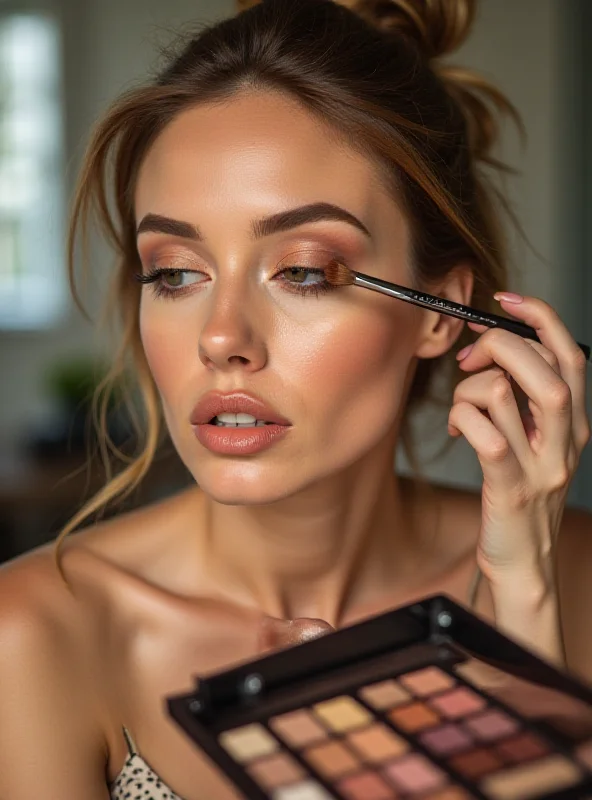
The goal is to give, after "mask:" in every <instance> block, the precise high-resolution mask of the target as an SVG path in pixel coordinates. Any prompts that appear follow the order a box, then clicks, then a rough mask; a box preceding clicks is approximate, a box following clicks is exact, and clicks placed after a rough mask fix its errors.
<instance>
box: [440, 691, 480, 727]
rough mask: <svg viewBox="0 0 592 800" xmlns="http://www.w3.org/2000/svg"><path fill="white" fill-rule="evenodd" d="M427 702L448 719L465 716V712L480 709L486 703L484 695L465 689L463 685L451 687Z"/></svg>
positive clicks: (470, 712)
mask: <svg viewBox="0 0 592 800" xmlns="http://www.w3.org/2000/svg"><path fill="white" fill-rule="evenodd" d="M429 703H430V705H431V706H433V707H434V708H435V709H437V710H438V711H439V712H440V714H442V716H443V717H447V718H448V719H459V718H460V717H465V716H467V714H473V713H474V712H475V711H481V709H482V708H485V705H486V701H485V698H484V697H481V695H478V694H477V693H476V692H473V691H471V690H470V689H467V688H466V687H465V686H459V687H458V689H453V690H452V691H451V692H446V693H445V694H440V695H438V696H437V697H432V698H431V699H430V700H429Z"/></svg>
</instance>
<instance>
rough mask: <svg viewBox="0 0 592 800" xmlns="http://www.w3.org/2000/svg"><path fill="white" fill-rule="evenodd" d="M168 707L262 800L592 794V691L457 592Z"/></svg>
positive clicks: (247, 670) (203, 688)
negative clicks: (467, 605) (459, 599)
mask: <svg viewBox="0 0 592 800" xmlns="http://www.w3.org/2000/svg"><path fill="white" fill-rule="evenodd" d="M167 706H168V710H169V713H170V714H171V716H172V717H173V718H174V719H175V720H176V721H177V723H178V724H179V725H181V727H182V728H183V729H184V730H185V731H186V732H187V734H188V735H189V736H190V737H191V738H192V739H193V741H194V742H195V743H196V744H197V745H198V746H200V747H201V748H202V749H203V750H204V751H205V752H206V753H207V754H208V755H209V756H210V758H211V759H212V760H213V761H214V762H215V763H216V764H217V766H218V767H219V768H220V769H221V770H223V771H224V772H225V773H226V775H227V776H228V777H230V778H231V779H232V780H233V781H234V783H235V784H236V786H237V787H238V788H239V790H240V791H241V792H242V794H243V795H244V796H245V797H249V798H255V800H331V799H332V798H337V799H338V800H398V799H399V798H409V799H410V800H414V799H415V798H417V799H418V800H419V798H422V800H469V798H487V800H527V799H528V798H533V799H534V798H548V800H551V798H553V800H560V798H566V800H567V799H568V798H579V799H580V800H583V798H586V797H589V798H592V691H591V690H590V689H588V688H587V687H584V686H583V685H580V684H579V683H577V682H576V681H574V680H573V679H571V678H570V677H568V676H567V675H564V674H563V673H561V672H559V671H557V670H555V669H553V668H552V667H551V666H549V665H548V664H546V663H545V662H543V661H541V660H539V659H537V658H536V657H535V656H534V655H532V654H531V653H529V652H528V651H526V650H524V649H523V648H521V647H519V646H518V645H516V644H515V643H514V642H512V641H510V640H509V639H507V638H506V637H504V636H502V635H501V634H500V633H499V632H498V631H496V630H495V629H494V628H492V627H491V626H489V625H488V624H486V623H485V622H483V621H482V620H480V619H479V618H477V617H476V616H474V615H473V614H471V613H470V612H468V611H467V610H466V609H464V608H462V607H461V606H458V605H457V604H456V603H454V602H453V601H452V600H450V599H448V598H446V597H444V596H438V597H432V598H427V599H426V600H424V601H422V602H420V603H415V604H413V605H412V606H408V607H405V608H402V609H396V610H395V611H392V612H388V613H386V614H382V615H380V616H379V617H374V618H372V619H370V620H366V621H364V622H361V623H358V624H356V625H353V626H351V627H349V628H344V629H342V630H340V631H337V632H335V633H331V634H329V635H327V636H324V637H322V638H321V639H317V640H314V641H311V642H307V643H305V644H301V645H297V646H295V647H291V648H288V649H286V650H283V651H280V652H276V653H273V654H271V655H268V656H265V657H263V658H260V659H257V660H256V661H251V662H249V663H246V664H242V665H241V666H239V667H235V668H233V669H230V670H226V671H225V672H221V673H218V674H216V675H212V676H210V677H205V678H201V679H200V680H199V682H198V685H197V687H196V690H195V691H194V692H192V693H189V694H184V695H176V696H174V697H170V698H167Z"/></svg>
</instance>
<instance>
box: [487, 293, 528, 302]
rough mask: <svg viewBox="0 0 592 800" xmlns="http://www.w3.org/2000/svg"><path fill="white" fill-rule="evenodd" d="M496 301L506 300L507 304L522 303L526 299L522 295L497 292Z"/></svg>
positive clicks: (494, 297)
mask: <svg viewBox="0 0 592 800" xmlns="http://www.w3.org/2000/svg"><path fill="white" fill-rule="evenodd" d="M493 299H494V300H505V302H506V303H516V304H518V303H521V302H522V301H523V300H524V298H523V297H522V295H521V294H515V293H514V292H496V293H495V294H494V295H493Z"/></svg>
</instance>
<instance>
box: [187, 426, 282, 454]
mask: <svg viewBox="0 0 592 800" xmlns="http://www.w3.org/2000/svg"><path fill="white" fill-rule="evenodd" d="M192 427H193V431H194V433H195V436H196V438H197V440H198V442H200V444H202V445H203V446H204V447H205V448H206V449H207V450H209V451H210V452H212V453H218V454H219V455H226V456H234V455H236V456H250V455H254V454H255V453H260V452H262V451H263V450H267V448H268V447H271V446H272V445H273V444H274V443H275V442H277V441H279V440H280V439H282V438H283V437H284V436H285V435H286V433H287V432H288V431H289V430H290V427H291V426H290V425H278V424H276V423H273V424H271V425H264V426H262V427H257V428H256V427H252V428H232V427H224V426H222V425H210V424H209V423H206V424H203V425H193V426H192Z"/></svg>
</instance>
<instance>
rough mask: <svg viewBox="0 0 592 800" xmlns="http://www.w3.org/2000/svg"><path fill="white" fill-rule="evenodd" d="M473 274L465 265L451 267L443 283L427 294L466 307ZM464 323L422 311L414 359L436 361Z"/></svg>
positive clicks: (470, 293)
mask: <svg viewBox="0 0 592 800" xmlns="http://www.w3.org/2000/svg"><path fill="white" fill-rule="evenodd" d="M473 284H474V274H473V270H472V267H471V266H470V265H469V264H460V265H458V266H457V267H454V269H452V270H451V271H450V272H449V273H448V275H447V276H446V278H444V280H443V281H440V282H439V283H438V284H437V285H436V286H434V287H431V288H430V294H435V295H437V296H438V297H444V298H445V299H446V300H453V301H454V302H455V303H462V304H463V305H470V302H471V296H472V294H473ZM464 324H465V323H464V322H463V320H461V319H457V318H456V317H449V316H448V315H447V314H438V313H437V312H436V311H425V312H424V319H423V322H422V324H421V326H420V330H419V336H418V343H417V347H416V349H415V355H416V356H417V358H438V356H441V355H443V354H444V353H446V352H447V351H448V350H450V348H451V347H452V346H453V344H454V343H455V342H456V340H457V339H458V337H459V336H460V334H461V331H462V329H463V326H464Z"/></svg>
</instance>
